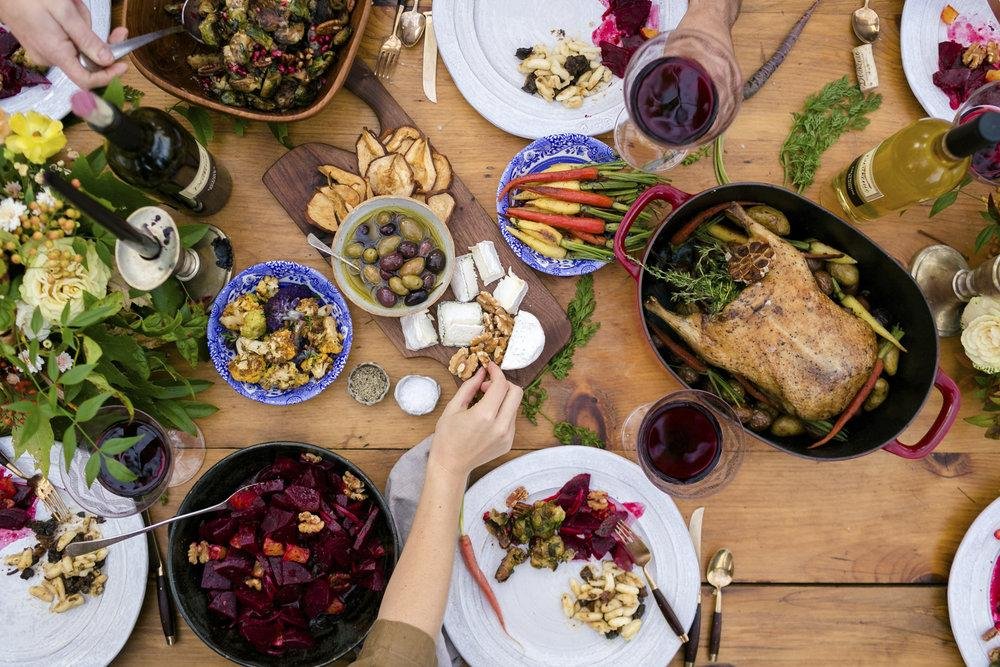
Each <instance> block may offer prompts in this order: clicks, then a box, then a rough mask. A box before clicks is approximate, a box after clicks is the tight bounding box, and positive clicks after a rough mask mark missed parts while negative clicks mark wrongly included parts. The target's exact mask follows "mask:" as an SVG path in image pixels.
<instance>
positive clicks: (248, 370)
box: [229, 352, 267, 383]
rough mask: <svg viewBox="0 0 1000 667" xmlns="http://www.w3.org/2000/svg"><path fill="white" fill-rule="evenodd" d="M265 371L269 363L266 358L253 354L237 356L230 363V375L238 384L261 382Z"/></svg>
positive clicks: (246, 353)
mask: <svg viewBox="0 0 1000 667" xmlns="http://www.w3.org/2000/svg"><path fill="white" fill-rule="evenodd" d="M265 370H267V362H266V361H265V360H264V357H262V356H261V355H259V354H254V353H253V352H244V353H242V354H237V355H236V356H235V357H233V360H232V361H230V362H229V374H230V375H232V376H233V379H234V380H236V381H237V382H251V383H254V382H260V379H261V377H262V376H263V375H264V371H265Z"/></svg>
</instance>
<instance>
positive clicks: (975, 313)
mask: <svg viewBox="0 0 1000 667" xmlns="http://www.w3.org/2000/svg"><path fill="white" fill-rule="evenodd" d="M983 315H1000V299H998V298H997V297H995V296H974V297H972V300H970V301H969V303H968V304H967V305H966V306H965V310H963V311H962V328H963V329H964V328H965V327H967V326H969V323H970V322H972V320H974V319H976V318H977V317H982V316H983Z"/></svg>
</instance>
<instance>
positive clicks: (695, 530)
mask: <svg viewBox="0 0 1000 667" xmlns="http://www.w3.org/2000/svg"><path fill="white" fill-rule="evenodd" d="M704 516H705V508H704V507H699V508H698V509H696V510H695V511H693V512H691V521H690V522H689V523H688V532H690V533H691V543H692V544H693V545H694V554H695V556H696V557H697V558H698V573H699V574H698V606H697V607H695V608H694V620H693V621H691V629H690V630H688V643H687V644H686V645H685V646H684V667H694V662H695V659H696V658H697V657H698V640H699V639H700V638H701V522H702V518H703V517H704Z"/></svg>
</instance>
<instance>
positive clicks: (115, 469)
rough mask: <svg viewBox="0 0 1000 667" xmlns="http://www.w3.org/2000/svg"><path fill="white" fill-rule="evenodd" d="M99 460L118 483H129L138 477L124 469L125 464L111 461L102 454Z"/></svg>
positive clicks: (114, 460) (115, 460)
mask: <svg viewBox="0 0 1000 667" xmlns="http://www.w3.org/2000/svg"><path fill="white" fill-rule="evenodd" d="M101 460H102V461H103V462H104V466H105V467H106V468H107V469H108V472H109V473H111V476H112V477H114V478H115V479H117V480H118V481H119V482H131V481H133V480H134V479H136V478H137V477H138V475H136V474H135V473H134V472H132V471H131V470H129V469H128V468H126V467H125V464H123V463H122V462H121V461H119V460H117V459H113V458H111V457H110V456H104V454H103V452H102V453H101ZM88 463H89V461H88Z"/></svg>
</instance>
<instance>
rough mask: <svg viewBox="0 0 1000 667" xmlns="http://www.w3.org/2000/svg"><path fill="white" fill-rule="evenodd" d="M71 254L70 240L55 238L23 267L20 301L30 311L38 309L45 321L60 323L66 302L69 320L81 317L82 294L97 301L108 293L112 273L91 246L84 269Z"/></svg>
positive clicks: (72, 252)
mask: <svg viewBox="0 0 1000 667" xmlns="http://www.w3.org/2000/svg"><path fill="white" fill-rule="evenodd" d="M73 254H75V251H74V249H73V239H58V240H56V241H54V242H53V243H52V247H51V248H49V247H46V246H42V247H40V248H39V249H38V253H37V254H36V255H35V256H34V257H33V258H32V259H31V260H29V262H28V265H27V266H26V267H25V271H24V282H22V283H21V300H22V301H23V302H24V303H26V304H27V305H28V306H29V307H30V308H31V310H32V311H34V309H35V308H40V309H41V311H42V317H43V318H44V321H45V322H49V323H57V322H59V318H60V317H61V316H62V311H63V307H65V305H66V304H67V303H68V304H69V314H70V317H74V316H76V315H78V314H80V313H81V312H82V311H83V293H84V292H88V293H89V294H91V295H92V296H94V297H97V298H98V299H100V298H103V297H104V296H105V295H106V294H107V293H108V280H109V279H110V278H111V270H110V269H109V268H108V266H107V265H106V264H105V263H104V262H102V261H101V258H100V257H99V256H98V254H97V249H96V248H95V247H94V244H93V243H88V244H87V254H86V255H85V257H86V266H84V264H83V263H82V262H78V261H76V260H75V259H73V258H72V256H73Z"/></svg>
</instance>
